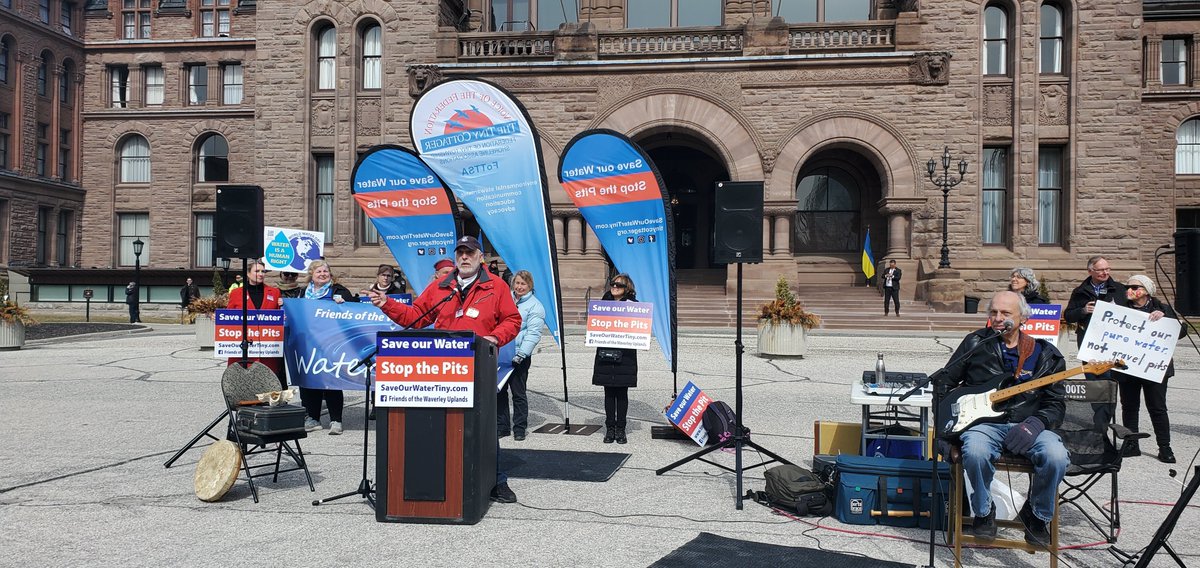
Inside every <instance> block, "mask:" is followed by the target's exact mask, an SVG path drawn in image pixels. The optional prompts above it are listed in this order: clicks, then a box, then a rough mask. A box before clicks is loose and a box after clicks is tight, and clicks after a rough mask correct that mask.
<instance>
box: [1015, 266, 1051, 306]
mask: <svg viewBox="0 0 1200 568" xmlns="http://www.w3.org/2000/svg"><path fill="white" fill-rule="evenodd" d="M1008 290H1009V291H1010V292H1016V293H1018V294H1020V295H1022V296H1025V303H1027V304H1029V305H1034V304H1049V303H1050V299H1049V298H1047V297H1045V296H1043V295H1042V292H1041V290H1039V285H1038V279H1037V277H1036V276H1034V275H1033V269H1032V268H1025V267H1023V266H1018V267H1016V268H1014V269H1012V273H1010V274H1009V276H1008Z"/></svg>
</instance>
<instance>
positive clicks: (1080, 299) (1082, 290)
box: [1063, 277, 1129, 346]
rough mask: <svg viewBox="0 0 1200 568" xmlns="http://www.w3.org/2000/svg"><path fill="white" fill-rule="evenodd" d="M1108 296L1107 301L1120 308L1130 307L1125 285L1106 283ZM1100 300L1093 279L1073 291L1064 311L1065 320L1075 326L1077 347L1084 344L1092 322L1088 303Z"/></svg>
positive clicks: (1114, 281)
mask: <svg viewBox="0 0 1200 568" xmlns="http://www.w3.org/2000/svg"><path fill="white" fill-rule="evenodd" d="M1104 287H1105V290H1107V295H1106V297H1105V301H1108V302H1112V303H1114V304H1116V305H1118V306H1128V305H1129V300H1128V299H1126V298H1125V285H1124V284H1121V283H1120V282H1117V281H1116V280H1113V279H1112V278H1109V279H1108V281H1107V282H1105V283H1104ZM1098 299H1099V298H1098V297H1097V296H1096V291H1095V290H1093V289H1092V279H1091V278H1090V277H1089V278H1087V279H1085V280H1084V281H1083V282H1082V283H1081V284H1080V285H1079V286H1076V287H1075V289H1074V290H1072V291H1071V299H1070V301H1068V302H1067V308H1066V309H1065V310H1063V319H1065V320H1067V323H1073V324H1075V326H1076V327H1075V345H1076V346H1079V345H1082V344H1083V336H1084V334H1086V333H1087V326H1088V322H1089V321H1091V319H1092V316H1091V314H1089V313H1087V305H1088V302H1094V301H1096V300H1098Z"/></svg>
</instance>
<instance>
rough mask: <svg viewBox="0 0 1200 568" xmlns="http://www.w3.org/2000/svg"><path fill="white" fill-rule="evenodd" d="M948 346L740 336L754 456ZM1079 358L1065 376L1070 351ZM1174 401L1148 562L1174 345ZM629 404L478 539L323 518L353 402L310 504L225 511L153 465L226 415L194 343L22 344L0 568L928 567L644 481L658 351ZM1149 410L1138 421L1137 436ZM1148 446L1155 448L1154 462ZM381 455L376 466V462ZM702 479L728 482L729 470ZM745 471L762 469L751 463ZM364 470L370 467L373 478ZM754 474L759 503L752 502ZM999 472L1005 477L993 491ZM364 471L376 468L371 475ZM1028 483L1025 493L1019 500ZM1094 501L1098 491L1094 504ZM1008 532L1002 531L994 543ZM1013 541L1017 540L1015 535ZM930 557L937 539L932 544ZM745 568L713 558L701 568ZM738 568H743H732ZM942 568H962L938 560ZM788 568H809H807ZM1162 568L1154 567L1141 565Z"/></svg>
mask: <svg viewBox="0 0 1200 568" xmlns="http://www.w3.org/2000/svg"><path fill="white" fill-rule="evenodd" d="M959 339H960V336H959V335H958V334H943V335H939V334H936V333H926V334H921V335H919V336H914V337H883V336H877V335H872V334H869V333H865V332H859V333H853V332H847V333H839V334H832V333H829V334H817V335H814V336H810V351H809V355H808V356H807V357H805V358H803V359H774V360H769V359H762V358H759V357H758V356H756V354H755V349H754V338H753V336H752V335H750V336H748V337H747V338H746V343H747V351H746V356H745V359H744V363H745V370H744V377H745V389H744V391H745V412H744V418H745V422H746V424H747V425H748V426H749V427H750V428H751V429H752V431H753V439H754V441H755V442H757V443H759V444H761V445H763V446H764V447H766V448H767V449H769V450H771V451H774V452H776V453H778V454H780V455H782V456H784V457H786V458H788V459H790V460H792V461H795V462H796V463H800V464H802V465H809V463H810V460H811V458H812V454H813V422H814V420H840V421H848V422H854V421H857V420H858V418H859V407H857V406H855V405H852V404H851V403H850V401H849V385H850V384H851V382H852V381H853V379H854V378H855V376H856V375H858V374H860V372H861V371H862V370H864V369H867V368H873V367H874V362H875V358H876V353H879V352H883V353H886V361H887V364H888V368H889V369H890V370H897V371H921V372H932V371H934V370H936V369H937V368H938V367H940V366H941V364H943V363H945V361H946V359H947V357H948V356H949V354H950V352H951V351H952V350H953V348H954V347H955V346H956V345H957V344H958V341H959ZM568 340H569V342H570V344H569V346H568V349H567V358H566V359H567V366H568V384H569V387H570V401H571V410H570V415H571V421H572V424H579V423H585V424H600V423H602V422H603V396H602V393H601V390H600V389H599V388H598V387H593V386H591V381H590V379H591V367H592V357H593V353H594V350H592V349H586V348H584V347H583V341H582V335H581V333H580V332H579V331H578V330H575V332H574V333H569V334H568ZM733 343H734V337H733V335H732V333H731V332H730V331H724V330H722V331H712V332H706V331H700V330H698V331H693V332H690V333H684V334H682V336H681V338H680V340H679V353H680V356H679V376H678V380H679V385H680V386H682V385H683V384H685V383H686V382H687V381H688V380H692V381H694V382H696V383H697V384H698V385H700V386H701V387H702V388H704V389H705V390H706V391H707V392H708V393H709V394H711V395H713V396H714V397H715V398H719V399H723V400H726V401H728V402H730V404H731V405H732V403H733V399H734V388H733V387H734V378H733V375H734V346H733ZM1073 351H1074V348H1073V342H1072V345H1071V346H1070V348H1069V349H1068V353H1067V355H1068V357H1070V355H1071V354H1072V353H1073ZM1179 351H1180V353H1179V356H1178V357H1177V360H1176V363H1177V368H1178V374H1179V376H1177V377H1175V378H1174V379H1172V382H1171V389H1170V395H1169V399H1168V403H1169V407H1170V409H1171V418H1172V421H1173V425H1172V431H1173V434H1174V440H1175V441H1174V448H1175V452H1176V454H1177V455H1178V457H1179V460H1180V463H1179V464H1176V465H1173V466H1168V465H1166V464H1162V463H1159V462H1158V461H1157V460H1155V459H1154V458H1153V457H1149V456H1143V457H1139V458H1133V459H1129V460H1126V462H1125V467H1124V470H1123V471H1122V474H1121V488H1120V491H1121V498H1122V506H1121V508H1122V513H1123V525H1124V528H1123V529H1122V532H1121V534H1120V539H1119V541H1118V546H1120V547H1122V548H1124V549H1127V550H1136V549H1138V548H1140V547H1142V546H1144V545H1146V544H1147V543H1148V542H1149V540H1150V538H1151V536H1152V535H1153V533H1154V531H1155V529H1156V528H1157V527H1158V525H1159V524H1160V523H1161V522H1162V520H1163V518H1164V517H1165V516H1166V515H1167V513H1168V511H1169V510H1170V506H1171V505H1172V504H1173V503H1174V502H1175V500H1176V499H1177V498H1178V496H1179V492H1180V488H1181V487H1180V485H1179V484H1178V483H1177V482H1176V481H1175V480H1174V479H1172V478H1171V477H1170V476H1169V474H1168V472H1169V470H1171V469H1172V468H1173V469H1176V470H1178V472H1179V478H1182V477H1183V475H1184V473H1186V472H1188V471H1190V468H1189V465H1188V464H1189V462H1190V461H1192V460H1193V458H1194V455H1195V454H1196V452H1197V448H1198V447H1200V410H1198V409H1197V408H1198V407H1197V405H1196V404H1195V402H1194V401H1195V400H1197V396H1198V395H1200V389H1198V388H1197V381H1196V377H1197V376H1198V375H1200V356H1197V355H1196V353H1195V350H1194V349H1193V348H1192V346H1191V344H1189V343H1188V342H1187V341H1186V340H1185V341H1184V342H1183V343H1181V345H1180V348H1179ZM639 362H640V363H641V369H642V370H641V374H640V377H639V385H640V386H639V387H638V388H636V389H633V390H632V391H631V393H630V418H631V425H630V441H629V443H628V444H627V445H624V446H621V445H617V444H611V445H606V444H602V443H601V440H600V438H601V434H599V433H598V434H594V435H592V436H587V437H583V436H566V435H548V434H536V433H531V434H530V435H529V437H528V439H526V440H525V441H523V442H515V441H513V439H512V438H511V437H510V438H504V439H503V440H502V441H501V444H502V446H503V447H504V448H513V447H521V448H530V449H556V450H570V451H585V450H586V451H605V452H627V453H629V454H631V457H630V458H629V459H628V461H627V462H626V463H625V465H624V467H622V468H621V469H620V470H619V471H618V472H617V473H616V474H615V475H614V476H613V477H612V478H611V479H609V480H608V481H607V482H603V483H587V482H569V481H555V480H533V479H520V478H514V479H512V480H511V482H510V483H511V486H512V488H513V490H514V491H515V492H516V493H517V495H518V497H519V499H520V501H519V503H517V504H513V505H498V504H493V505H492V507H491V509H490V511H489V512H488V514H487V515H486V517H485V518H484V519H483V521H481V522H480V523H478V524H476V525H473V526H438V525H415V524H384V523H377V522H375V518H374V513H373V511H372V510H371V509H370V508H369V507H368V506H367V505H365V504H364V502H363V501H362V500H360V499H358V498H357V497H355V498H350V499H345V500H341V501H337V502H334V503H330V504H326V505H322V506H320V507H313V506H312V505H311V504H310V503H311V501H312V500H313V499H314V498H318V497H327V496H330V495H333V494H337V493H342V492H346V491H352V490H354V488H355V487H356V486H357V484H358V481H359V478H360V471H361V470H360V468H361V463H362V462H361V454H360V448H361V444H362V437H361V434H362V428H363V417H362V403H363V399H362V395H361V394H358V393H347V409H346V433H345V435H343V436H329V435H327V432H328V431H327V430H322V431H319V432H313V433H310V435H309V438H308V439H306V440H305V441H304V449H305V451H306V453H307V454H308V456H309V463H310V466H311V469H312V473H313V478H314V482H315V484H316V493H312V492H310V491H309V490H308V486H307V485H306V484H305V483H304V478H303V474H298V473H292V474H287V475H285V476H284V477H283V478H281V479H280V481H279V482H278V483H270V480H269V478H266V479H264V480H262V483H261V485H260V497H261V502H259V503H257V504H256V503H254V502H253V500H252V499H251V497H250V492H249V489H248V487H247V485H246V483H245V482H244V481H239V482H238V483H237V484H236V485H235V486H234V488H233V489H232V490H231V491H230V493H229V494H227V495H226V496H225V498H224V499H223V500H222V501H220V502H217V503H203V502H201V501H199V500H197V499H196V497H195V495H194V493H193V489H192V476H193V474H194V472H195V466H196V461H197V460H198V459H199V457H200V454H201V450H199V449H197V450H193V451H190V452H188V453H186V454H184V456H183V457H182V458H181V459H180V460H179V461H178V462H177V463H176V465H175V466H174V467H172V468H170V469H164V468H163V462H164V461H165V460H166V459H167V458H168V457H170V456H171V454H172V453H173V452H174V451H175V450H176V449H178V448H179V447H180V446H181V445H183V444H184V443H185V442H187V440H188V439H190V438H191V437H192V436H193V435H194V434H195V433H196V432H197V431H198V430H200V429H201V428H202V427H203V426H204V425H206V424H207V423H208V422H209V421H210V420H212V419H213V418H214V417H215V416H216V415H217V414H218V413H219V412H220V411H221V409H222V404H223V403H222V401H221V395H220V386H219V380H220V376H221V371H222V368H223V366H224V365H223V362H221V361H219V360H216V359H214V358H213V357H212V352H211V351H200V350H199V349H198V348H196V347H195V341H194V338H193V336H192V328H191V327H189V326H174V325H151V326H150V329H149V330H144V331H139V332H134V333H121V334H112V335H101V336H91V337H83V338H65V339H57V340H41V341H35V342H31V343H30V344H29V345H27V346H26V348H24V349H22V350H20V351H14V352H3V353H0V401H3V402H2V403H0V404H2V405H3V409H4V417H5V418H4V422H3V424H4V435H3V436H2V437H0V463H2V464H3V467H2V468H0V528H2V531H0V534H2V536H0V550H2V551H3V553H2V554H0V565H3V566H175V565H189V566H229V565H253V566H285V565H288V566H295V565H302V566H316V565H321V566H367V565H380V564H382V563H385V562H386V563H388V564H390V565H399V566H505V567H512V566H614V567H623V568H627V567H638V566H649V565H651V564H652V563H654V562H655V561H656V560H658V559H660V558H662V557H664V556H665V555H667V554H668V553H670V552H671V551H672V550H674V549H676V548H678V547H679V546H681V545H683V544H685V543H686V542H688V541H690V540H692V539H693V538H695V537H696V536H697V535H698V534H699V533H701V532H710V533H716V534H719V535H722V536H725V537H728V538H732V539H739V540H748V541H756V542H763V543H772V544H780V545H787V546H795V547H806V548H821V549H824V550H829V551H838V552H845V553H855V554H862V555H866V556H868V557H872V558H878V559H885V560H892V561H897V562H901V563H904V564H912V565H920V564H925V563H926V561H927V557H928V544H927V538H928V535H929V533H928V531H924V530H917V529H897V528H888V527H875V526H851V525H843V524H841V523H839V522H837V520H836V519H833V518H824V519H817V518H806V519H803V520H801V521H797V520H793V519H790V518H787V517H784V516H780V515H777V514H774V513H772V512H771V511H770V510H769V509H767V508H765V507H762V506H760V505H757V504H755V503H753V502H747V503H746V505H745V509H744V510H742V511H737V510H735V508H734V493H735V490H734V483H735V479H734V476H733V475H732V474H729V473H726V472H723V471H721V470H720V469H718V468H716V467H713V466H711V465H708V464H705V463H702V462H692V463H689V464H686V465H684V466H682V467H680V468H678V469H676V470H675V471H672V472H669V473H667V474H666V475H662V476H656V475H655V470H656V469H658V468H660V467H662V466H664V465H667V464H669V463H671V462H672V461H675V460H677V459H679V458H682V457H684V456H686V455H688V454H689V453H691V452H693V451H695V449H696V446H695V445H694V444H692V443H691V442H688V441H675V440H659V439H653V438H651V435H650V430H651V426H654V425H660V424H664V423H665V422H664V418H663V417H662V409H663V407H664V406H666V404H667V403H668V402H669V400H668V399H669V398H670V396H671V393H672V389H673V387H672V376H671V373H670V371H669V367H668V365H666V364H665V363H664V361H663V359H662V357H661V355H660V353H659V352H658V351H657V350H654V351H651V352H649V353H643V354H642V356H641V357H639ZM559 367H560V351H559V349H558V347H557V346H555V345H554V344H552V343H551V342H549V341H543V343H542V345H541V346H540V351H539V352H538V354H537V355H535V356H534V360H533V370H532V371H531V373H530V421H531V424H530V427H531V430H532V429H536V428H537V427H539V426H541V425H542V424H545V423H547V422H561V421H562V412H563V404H562V395H563V385H562V376H561V371H560V370H559ZM1144 413H1145V411H1144V410H1143V417H1142V422H1143V425H1144V427H1145V428H1146V429H1147V430H1148V429H1149V418H1148V416H1146V415H1145V414H1144ZM1146 446H1149V447H1150V448H1151V449H1152V448H1153V443H1152V442H1150V443H1147V444H1144V447H1146ZM373 453H374V448H373V446H372V455H373ZM713 456H714V459H715V460H716V461H719V462H721V463H727V464H729V465H732V464H733V461H734V456H733V455H732V454H730V453H728V452H716V453H715V454H713ZM743 457H744V460H745V463H746V464H747V465H752V464H757V463H759V462H760V461H761V456H760V455H758V453H757V452H755V451H753V450H748V451H746V452H744V453H743ZM372 463H373V459H372ZM762 471H763V469H762V468H756V469H752V470H749V471H748V472H747V473H746V475H745V483H746V486H747V488H749V489H762V487H763V478H762ZM1002 475H1003V474H998V476H1002ZM373 476H374V474H373V469H372V477H373ZM1013 481H1014V484H1015V485H1023V481H1021V480H1013ZM1102 493H1103V491H1102ZM1197 506H1200V501H1197V502H1196V503H1194V504H1193V507H1192V508H1191V509H1189V510H1188V511H1187V512H1185V513H1184V515H1183V517H1182V518H1181V520H1180V521H1179V526H1178V528H1177V529H1176V531H1175V533H1174V536H1173V538H1172V539H1171V543H1172V545H1173V546H1174V548H1175V549H1176V550H1177V551H1178V552H1179V553H1180V554H1182V555H1184V560H1185V562H1187V563H1189V564H1192V563H1200V560H1197V555H1200V523H1198V522H1197V520H1198V515H1197V513H1196V508H1195V507H1197ZM1001 530H1002V532H1003V531H1004V529H1001ZM1013 534H1014V535H1015V536H1016V537H1017V538H1020V533H1015V532H1014V533H1013ZM938 537H939V540H940V539H944V537H945V535H943V534H942V533H939V535H938ZM1061 541H1062V544H1063V546H1064V547H1067V549H1066V550H1064V551H1063V552H1062V554H1061V560H1062V564H1061V565H1062V566H1074V567H1084V566H1088V567H1091V566H1116V565H1118V563H1117V562H1116V561H1115V560H1114V558H1113V557H1112V556H1111V555H1110V554H1109V553H1108V552H1107V551H1106V548H1107V544H1105V543H1103V542H1099V541H1101V538H1100V537H1099V535H1098V534H1097V533H1096V532H1095V531H1094V530H1092V529H1091V528H1090V527H1088V526H1086V525H1085V524H1084V521H1083V520H1082V519H1081V517H1080V516H1079V515H1078V513H1076V512H1074V511H1070V510H1067V509H1064V513H1063V528H1062V531H1061ZM733 562H739V560H737V559H732V558H714V559H713V562H712V564H711V565H713V566H719V565H727V564H730V563H733ZM1048 562H1049V561H1048V556H1047V555H1046V554H1044V553H1042V554H1036V555H1033V554H1028V553H1025V552H1017V551H1001V550H971V551H969V552H968V553H967V555H966V557H965V563H966V565H968V566H982V567H1005V568H1014V567H1023V566H1047V565H1048ZM743 563H744V562H743ZM936 564H937V565H938V566H951V565H953V557H952V554H951V551H950V550H948V549H947V548H945V547H939V549H938V550H937V562H936ZM796 565H802V564H800V563H797V564H796ZM1152 565H1154V566H1173V565H1174V563H1173V562H1171V561H1170V559H1169V557H1167V556H1166V554H1165V553H1160V554H1159V557H1158V558H1157V559H1156V560H1155V562H1154V563H1153V564H1152Z"/></svg>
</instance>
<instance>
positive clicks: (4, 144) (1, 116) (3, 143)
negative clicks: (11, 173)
mask: <svg viewBox="0 0 1200 568" xmlns="http://www.w3.org/2000/svg"><path fill="white" fill-rule="evenodd" d="M8 117H9V114H8V113H7V112H0V170H11V169H12V163H11V162H10V161H9V158H8V156H9V154H8V152H9V135H10V134H11V133H10V132H9V130H8ZM0 234H3V233H0Z"/></svg>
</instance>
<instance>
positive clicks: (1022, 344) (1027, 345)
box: [1013, 333, 1042, 382]
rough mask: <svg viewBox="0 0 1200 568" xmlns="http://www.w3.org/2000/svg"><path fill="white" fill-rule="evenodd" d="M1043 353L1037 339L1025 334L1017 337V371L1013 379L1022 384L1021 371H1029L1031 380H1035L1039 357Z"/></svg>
mask: <svg viewBox="0 0 1200 568" xmlns="http://www.w3.org/2000/svg"><path fill="white" fill-rule="evenodd" d="M1041 351H1042V350H1041V349H1040V348H1039V347H1038V344H1037V340H1036V339H1034V338H1032V337H1030V336H1029V335H1026V334H1024V333H1022V334H1020V335H1018V336H1017V369H1016V370H1015V371H1013V378H1014V379H1016V380H1017V382H1021V371H1029V378H1030V379H1032V378H1033V370H1034V368H1035V367H1036V366H1037V356H1038V354H1039V353H1040V352H1041ZM1026 367H1028V368H1026Z"/></svg>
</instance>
